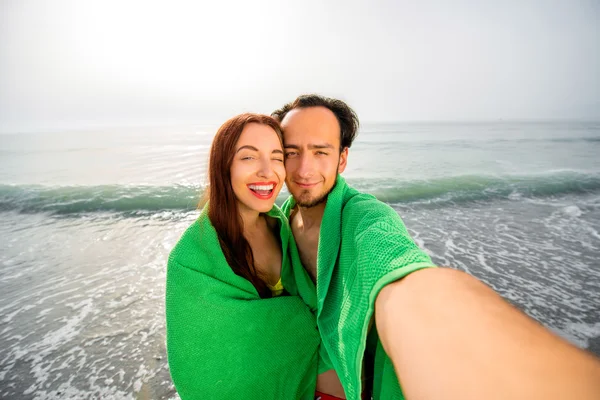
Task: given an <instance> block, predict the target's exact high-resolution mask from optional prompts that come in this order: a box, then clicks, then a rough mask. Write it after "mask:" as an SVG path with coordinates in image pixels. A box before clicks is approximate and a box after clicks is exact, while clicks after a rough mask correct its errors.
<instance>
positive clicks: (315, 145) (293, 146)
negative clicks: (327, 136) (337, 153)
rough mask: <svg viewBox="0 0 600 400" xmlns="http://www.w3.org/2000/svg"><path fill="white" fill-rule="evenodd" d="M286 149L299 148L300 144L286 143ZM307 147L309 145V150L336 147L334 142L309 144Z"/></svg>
mask: <svg viewBox="0 0 600 400" xmlns="http://www.w3.org/2000/svg"><path fill="white" fill-rule="evenodd" d="M283 147H285V148H286V149H296V150H299V149H300V146H298V145H297V144H286V145H285V146H283ZM306 147H308V149H309V150H314V149H334V148H335V147H334V146H333V145H332V144H329V143H324V144H309V145H307V146H306Z"/></svg>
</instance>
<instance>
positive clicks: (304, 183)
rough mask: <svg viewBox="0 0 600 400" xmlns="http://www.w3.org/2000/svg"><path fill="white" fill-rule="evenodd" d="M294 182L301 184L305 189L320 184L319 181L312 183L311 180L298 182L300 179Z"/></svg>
mask: <svg viewBox="0 0 600 400" xmlns="http://www.w3.org/2000/svg"><path fill="white" fill-rule="evenodd" d="M294 183H295V184H296V185H298V186H300V187H301V188H303V189H310V188H312V187H315V186H317V185H318V184H319V182H312V183H311V182H298V181H295V182H294Z"/></svg>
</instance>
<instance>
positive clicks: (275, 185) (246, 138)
mask: <svg viewBox="0 0 600 400" xmlns="http://www.w3.org/2000/svg"><path fill="white" fill-rule="evenodd" d="M208 173H209V188H208V190H209V196H208V199H209V201H208V204H207V205H206V206H205V207H204V209H203V210H202V212H201V214H200V217H199V218H198V219H197V220H196V221H195V222H194V223H193V224H192V225H191V226H190V227H189V228H188V229H187V230H186V232H185V233H184V234H183V236H182V237H181V239H180V240H179V242H178V243H177V245H176V246H175V248H174V249H173V251H172V252H171V254H170V257H169V262H168V268H167V288H166V291H167V293H166V317H167V352H168V358H169V368H170V372H171V377H172V379H173V382H174V384H175V388H176V389H177V391H178V393H179V395H180V397H181V398H182V399H183V400H186V399H233V398H240V399H254V398H256V399H312V398H313V396H314V393H315V380H316V376H317V363H318V347H319V344H320V337H319V334H318V331H317V328H316V320H315V316H314V314H313V311H314V308H313V310H311V309H310V308H309V307H308V306H307V305H306V304H313V305H314V304H316V299H315V298H300V297H299V296H298V288H299V287H300V288H303V289H304V288H306V286H302V285H311V284H312V283H311V282H310V278H308V275H307V274H306V273H305V271H304V270H303V268H302V265H301V264H300V262H299V259H298V257H297V252H294V254H295V255H294V256H293V257H292V256H291V255H290V254H292V252H290V251H288V245H290V243H292V242H290V235H291V231H290V228H289V226H288V224H287V220H286V219H285V217H284V216H283V214H282V213H281V211H280V210H279V208H277V207H276V206H275V205H274V202H275V198H276V197H277V195H278V193H279V191H280V190H281V187H282V185H283V182H284V179H285V168H284V164H283V149H282V143H281V131H280V128H279V125H278V124H277V122H276V121H275V120H274V119H272V118H270V117H267V116H262V115H256V114H243V115H239V116H237V117H234V118H232V119H230V120H229V121H227V122H226V123H225V124H223V126H221V128H220V129H219V131H218V132H217V134H216V136H215V139H214V141H213V144H212V148H211V153H210V161H209V172H208ZM302 292H303V293H309V296H312V293H313V292H314V289H313V291H311V290H302ZM305 296H307V295H305Z"/></svg>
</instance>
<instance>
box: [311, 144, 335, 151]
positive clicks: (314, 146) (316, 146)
mask: <svg viewBox="0 0 600 400" xmlns="http://www.w3.org/2000/svg"><path fill="white" fill-rule="evenodd" d="M308 148H309V149H310V150H314V149H333V145H331V144H329V143H325V144H309V145H308Z"/></svg>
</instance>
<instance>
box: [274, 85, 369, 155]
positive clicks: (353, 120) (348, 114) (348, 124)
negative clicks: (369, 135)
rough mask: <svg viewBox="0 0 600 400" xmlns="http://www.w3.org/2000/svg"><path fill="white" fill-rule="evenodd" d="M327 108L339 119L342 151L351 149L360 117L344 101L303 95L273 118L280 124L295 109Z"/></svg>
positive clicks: (281, 109) (276, 112)
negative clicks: (347, 148)
mask: <svg viewBox="0 0 600 400" xmlns="http://www.w3.org/2000/svg"><path fill="white" fill-rule="evenodd" d="M309 107H325V108H327V109H329V110H330V111H331V112H332V113H333V114H334V115H335V117H336V118H337V120H338V124H340V151H342V150H343V149H344V148H345V147H350V146H351V145H352V142H353V141H354V138H355V137H356V134H357V131H358V125H359V122H358V116H357V115H356V113H355V112H354V110H353V109H351V108H350V106H348V104H346V103H344V102H343V101H342V100H338V99H332V98H329V97H325V96H320V95H318V94H303V95H301V96H298V98H297V99H296V100H294V101H292V102H291V103H287V104H286V105H284V106H283V107H281V108H280V109H279V110H275V111H273V112H272V113H271V116H272V117H273V118H275V119H277V120H279V122H281V121H283V119H284V118H285V116H286V115H287V113H288V112H290V111H292V110H293V109H295V108H309Z"/></svg>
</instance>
